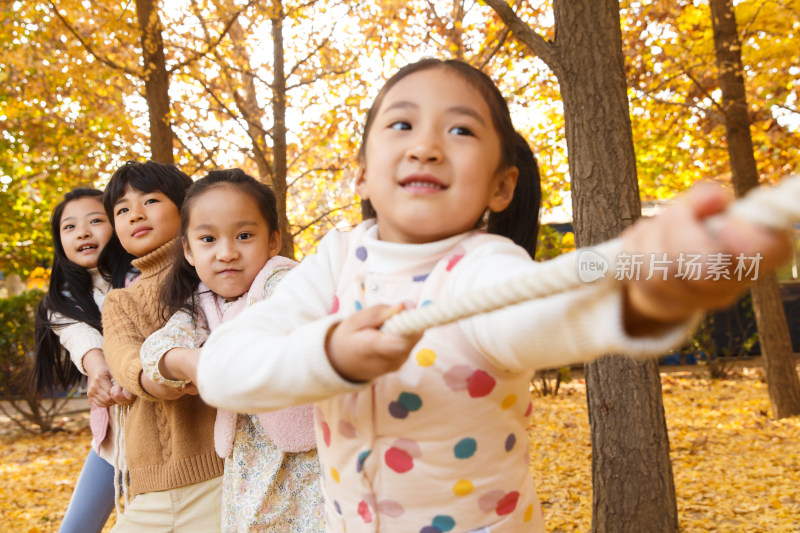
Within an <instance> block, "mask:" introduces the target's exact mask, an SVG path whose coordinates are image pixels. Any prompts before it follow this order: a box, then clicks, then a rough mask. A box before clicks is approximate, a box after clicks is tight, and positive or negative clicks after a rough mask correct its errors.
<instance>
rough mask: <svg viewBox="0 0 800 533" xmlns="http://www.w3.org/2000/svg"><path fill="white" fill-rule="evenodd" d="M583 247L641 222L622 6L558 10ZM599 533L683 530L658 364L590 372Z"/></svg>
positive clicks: (619, 361) (578, 236)
mask: <svg viewBox="0 0 800 533" xmlns="http://www.w3.org/2000/svg"><path fill="white" fill-rule="evenodd" d="M554 8H555V11H556V13H555V16H556V21H557V35H558V40H557V42H556V44H557V45H558V46H560V47H563V53H562V54H561V58H562V63H561V64H562V72H561V75H560V76H559V77H558V79H559V84H560V87H561V95H562V98H563V101H564V117H565V125H566V137H567V149H568V152H569V169H570V177H571V180H570V183H571V187H572V208H573V220H574V224H575V228H576V233H575V242H576V245H577V246H590V245H592V244H597V243H599V242H602V241H605V240H608V239H610V238H613V237H616V236H618V235H619V233H620V232H621V231H622V230H623V229H624V228H625V227H627V226H629V225H630V224H631V223H633V222H634V221H635V220H636V219H637V218H638V217H639V216H640V214H641V204H640V202H639V186H638V182H637V177H636V158H635V155H634V150H633V133H632V130H631V123H630V116H629V114H628V113H629V112H628V97H627V86H626V83H625V69H624V58H623V54H622V35H621V30H620V19H619V4H618V2H617V1H616V0H581V1H577V2H576V1H569V2H563V1H562V2H555V6H554ZM586 391H587V404H588V409H589V425H590V428H591V439H592V488H593V492H592V531H595V532H615V533H616V532H627V531H629V532H644V531H661V532H668V531H677V530H678V507H677V502H676V499H675V486H674V483H673V478H672V464H671V463H670V458H669V436H668V434H667V424H666V419H665V416H664V406H663V403H662V400H661V379H660V375H659V372H658V364H657V362H656V361H637V360H634V359H630V358H626V357H620V356H610V357H604V358H602V359H600V360H598V361H596V362H594V363H589V364H587V365H586Z"/></svg>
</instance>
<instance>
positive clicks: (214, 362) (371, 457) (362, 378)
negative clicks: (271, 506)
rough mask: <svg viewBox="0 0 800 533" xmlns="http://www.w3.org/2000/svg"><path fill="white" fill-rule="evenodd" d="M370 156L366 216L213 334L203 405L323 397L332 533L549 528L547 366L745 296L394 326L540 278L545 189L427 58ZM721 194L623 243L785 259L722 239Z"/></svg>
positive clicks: (383, 107) (669, 297)
mask: <svg viewBox="0 0 800 533" xmlns="http://www.w3.org/2000/svg"><path fill="white" fill-rule="evenodd" d="M359 162H360V169H359V172H358V174H357V179H356V188H357V191H358V193H359V195H360V197H361V200H362V205H363V211H364V214H365V218H366V219H367V220H366V221H365V222H363V223H362V224H360V225H359V226H357V227H356V228H355V229H354V230H352V231H350V232H347V233H343V232H338V231H335V232H332V233H330V234H328V235H327V236H326V237H325V238H324V239H323V240H322V242H321V243H320V245H319V247H318V250H317V253H316V254H315V255H313V256H310V257H308V258H306V259H305V261H304V262H303V263H302V264H301V265H300V266H299V267H297V268H295V269H294V270H293V271H292V272H291V273H290V274H289V275H287V277H286V279H285V280H284V281H283V283H282V284H281V285H280V286H279V287H278V289H277V290H276V292H275V294H274V295H273V297H272V298H271V299H270V300H269V301H267V302H262V303H258V304H256V305H254V306H252V307H251V308H249V309H248V310H247V311H245V312H243V313H242V314H241V315H239V316H238V317H237V318H236V319H235V320H234V321H232V322H230V323H228V324H225V325H223V326H222V327H220V328H219V329H217V330H216V331H215V332H214V333H212V335H211V337H210V338H209V339H208V341H207V342H206V344H205V346H204V348H203V350H202V353H201V356H200V361H199V365H198V373H197V385H198V388H199V390H200V393H201V394H202V396H203V397H204V398H205V399H206V400H207V401H208V402H209V403H211V404H212V405H217V406H219V407H224V408H227V409H231V410H235V411H242V412H252V411H259V410H273V409H279V408H282V407H286V406H289V405H301V404H305V403H310V402H315V413H314V414H315V429H316V434H317V446H318V452H319V458H320V462H321V465H322V488H323V492H324V496H325V518H326V521H327V526H326V527H327V529H326V531H329V532H337V533H339V532H344V531H347V532H348V533H355V532H392V533H408V532H415V533H416V532H421V533H441V532H448V531H453V532H456V531H458V532H466V531H470V532H492V533H496V532H514V533H516V532H521V531H526V532H528V531H544V523H543V517H542V510H541V506H540V504H539V500H538V499H537V497H536V493H535V490H534V486H533V480H532V479H531V476H530V473H529V468H528V464H529V450H528V432H527V426H528V422H529V418H530V415H531V402H530V392H529V382H530V378H531V375H532V373H533V371H534V370H535V369H538V368H551V367H559V366H565V365H568V364H571V363H574V362H579V361H585V360H588V359H592V358H595V357H598V356H600V355H601V354H603V353H628V354H632V355H636V356H648V355H649V356H653V355H656V354H659V353H663V352H664V351H665V350H667V349H668V348H670V347H672V346H674V345H676V344H678V343H680V342H681V341H682V340H683V338H684V337H685V336H686V335H687V333H688V331H689V328H690V327H691V325H692V324H694V323H695V321H696V319H697V317H698V315H699V307H700V303H701V302H702V304H704V305H709V306H717V305H723V304H725V303H727V302H730V301H732V300H733V299H735V297H736V295H737V294H738V292H739V291H740V290H741V289H742V287H743V284H742V283H738V282H733V281H731V282H724V283H723V282H715V283H712V282H709V281H702V280H700V281H683V280H679V279H677V278H674V279H669V280H664V281H661V280H659V279H656V278H653V279H651V280H646V281H644V280H643V281H629V282H626V283H622V284H617V285H615V284H596V285H587V286H586V287H583V288H581V289H580V290H574V291H570V292H568V293H562V294H559V295H555V296H551V297H548V298H544V299H540V300H535V301H530V302H526V303H524V304H521V305H517V306H513V307H509V308H506V309H503V310H500V311H497V312H494V313H489V314H485V315H479V316H476V317H473V318H470V319H468V320H462V321H460V322H458V323H455V324H450V325H447V326H442V327H437V328H432V329H430V330H428V331H426V332H425V333H424V334H422V335H415V336H407V337H402V336H398V335H394V334H390V333H386V332H383V331H381V330H380V326H381V325H382V324H383V322H385V321H386V320H387V319H388V318H389V317H391V316H392V315H393V314H394V313H396V312H398V311H399V310H402V309H404V308H405V309H408V308H413V307H419V306H425V305H428V304H429V303H431V302H437V301H444V300H447V299H451V298H453V297H454V296H455V295H460V294H464V293H468V292H474V291H476V290H480V289H482V288H484V287H487V286H491V285H494V284H497V283H499V282H502V281H504V280H507V279H512V278H514V277H516V276H520V275H524V274H526V273H528V275H535V273H536V271H537V268H539V267H538V266H537V264H536V263H534V262H533V261H532V260H531V256H530V255H529V253H531V254H532V252H533V245H534V243H535V240H536V233H537V229H538V228H537V221H538V210H539V203H540V186H539V176H538V171H537V167H536V162H535V160H534V157H533V154H532V152H531V150H530V148H529V147H528V144H527V142H525V140H524V139H523V138H522V137H521V136H520V135H519V134H518V133H517V132H516V131H515V130H514V128H513V126H512V123H511V119H510V116H509V112H508V108H507V106H506V103H505V101H504V100H503V97H502V95H501V94H500V93H499V91H498V90H497V88H496V86H495V85H494V84H493V82H492V81H491V80H490V79H489V78H488V77H487V76H486V75H484V74H483V73H481V72H480V71H478V70H476V69H474V68H472V67H470V66H468V65H466V64H464V63H461V62H458V61H439V60H424V61H421V62H418V63H415V64H412V65H409V66H407V67H405V68H403V69H401V70H400V71H399V72H398V73H397V74H396V75H395V76H394V77H392V78H391V79H390V80H389V81H388V82H387V84H386V85H385V86H384V88H383V89H382V90H381V92H380V93H379V95H378V97H377V99H376V101H375V103H374V105H373V107H372V109H371V110H370V111H369V113H368V114H367V120H366V125H365V128H364V141H363V144H362V148H361V152H360V158H359ZM725 201H726V197H725V196H724V195H722V193H721V192H720V191H719V190H718V189H716V188H709V187H705V188H704V187H701V188H698V189H697V190H695V191H693V192H692V193H690V194H689V195H687V196H686V197H685V198H684V199H683V200H682V201H681V202H678V203H677V204H676V205H675V206H673V207H672V208H671V209H670V210H667V211H666V212H665V213H664V214H663V216H662V217H660V218H659V220H656V221H650V222H649V223H647V224H637V225H636V226H634V228H633V229H632V230H631V231H629V232H628V233H627V235H626V237H625V241H624V242H625V246H626V249H627V250H637V251H641V252H644V253H645V254H646V253H647V252H649V251H651V250H653V251H656V250H655V248H654V247H655V246H656V245H657V246H658V247H661V249H660V250H657V251H660V252H667V253H670V254H677V253H678V252H680V251H682V250H691V251H693V252H703V251H706V252H710V251H720V250H722V251H725V252H729V253H738V252H744V253H748V252H754V251H755V250H759V251H760V252H761V253H762V256H763V257H764V259H763V260H762V264H761V267H762V269H764V268H771V267H774V266H775V264H777V263H778V262H780V260H781V258H782V257H786V256H787V254H788V250H789V245H788V242H787V240H786V239H785V237H784V236H776V235H773V234H771V233H767V232H766V231H764V230H761V229H760V228H756V227H753V226H749V225H742V224H740V225H739V226H738V227H736V228H734V227H733V222H730V221H728V222H726V223H724V224H723V225H722V227H721V228H720V229H718V230H717V233H716V234H715V235H714V236H713V237H712V236H710V235H709V234H708V233H707V232H706V231H705V230H704V229H703V226H702V224H701V223H700V222H699V219H701V218H703V217H705V216H708V215H709V214H712V213H714V212H718V211H721V210H722V209H723V208H724V204H725ZM734 230H735V231H734ZM751 255H752V254H751ZM762 271H763V270H762Z"/></svg>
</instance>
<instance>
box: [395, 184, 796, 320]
mask: <svg viewBox="0 0 800 533" xmlns="http://www.w3.org/2000/svg"><path fill="white" fill-rule="evenodd" d="M722 216H732V217H735V218H739V219H742V220H746V221H748V222H755V223H758V224H761V225H763V226H766V227H769V228H773V229H778V230H780V229H789V228H791V226H792V224H794V223H797V222H800V175H796V176H791V177H788V178H785V179H783V180H782V181H781V182H780V183H779V184H777V185H775V186H774V187H758V188H756V189H753V190H752V191H750V192H749V193H748V194H747V195H745V197H743V198H741V199H739V200H737V201H736V202H734V203H732V204H731V205H730V206H729V207H728V209H727V210H726V211H725V214H724V215H717V216H715V217H712V218H711V219H710V220H709V221H708V224H709V225H711V226H712V227H713V225H714V224H716V223H718V221H719V220H721V217H722ZM621 243H622V241H621V240H620V239H614V240H611V241H607V242H604V243H602V244H599V245H597V246H593V247H591V248H582V249H578V250H575V251H574V252H570V253H568V254H564V255H561V256H559V257H556V258H554V259H551V260H550V261H546V262H544V263H541V266H540V267H539V268H538V269H537V270H536V272H535V273H534V274H531V275H527V276H522V277H518V278H513V279H509V280H507V281H505V282H503V283H500V284H498V285H495V286H491V287H487V288H485V289H483V290H480V291H476V292H473V293H469V294H464V295H461V296H458V297H456V298H453V299H451V300H448V301H444V302H441V303H434V304H431V305H428V306H426V307H420V308H417V309H412V310H408V311H403V312H401V313H398V314H397V315H395V316H393V317H392V318H390V319H389V320H387V321H386V322H385V323H384V325H383V327H382V328H381V329H382V330H383V331H387V332H390V333H397V334H399V335H413V334H415V333H419V332H422V331H425V330H426V329H429V328H432V327H436V326H443V325H445V324H449V323H451V322H456V321H458V320H461V319H464V318H468V317H471V316H474V315H477V314H480V313H487V312H489V311H494V310H496V309H500V308H503V307H508V306H510V305H514V304H518V303H521V302H524V301H527V300H532V299H535V298H543V297H545V296H550V295H553V294H557V293H559V292H564V291H568V290H570V289H574V288H577V287H580V286H582V285H585V284H586V281H584V280H582V279H581V277H580V274H579V273H580V271H581V270H580V269H579V266H578V261H580V260H586V259H587V258H588V259H590V260H591V259H592V258H594V259H601V260H603V261H605V263H606V264H607V265H608V269H607V270H606V272H612V273H613V272H615V271H616V259H617V256H618V255H619V253H620V251H621ZM604 279H611V280H613V279H615V278H614V276H613V275H611V276H605V277H604Z"/></svg>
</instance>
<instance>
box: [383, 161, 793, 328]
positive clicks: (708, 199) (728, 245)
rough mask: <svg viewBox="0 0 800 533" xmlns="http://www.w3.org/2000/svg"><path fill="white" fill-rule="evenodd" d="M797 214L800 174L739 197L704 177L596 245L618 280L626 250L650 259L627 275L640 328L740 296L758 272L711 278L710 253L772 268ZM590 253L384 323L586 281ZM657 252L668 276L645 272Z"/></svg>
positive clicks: (405, 322)
mask: <svg viewBox="0 0 800 533" xmlns="http://www.w3.org/2000/svg"><path fill="white" fill-rule="evenodd" d="M797 221H800V176H792V177H789V178H786V179H784V180H783V181H782V182H781V183H780V184H779V185H777V186H775V187H771V188H764V187H762V188H758V189H755V190H753V191H752V192H751V193H749V194H748V195H747V196H746V197H745V198H743V199H741V200H739V201H737V202H733V203H731V199H730V196H729V195H727V194H726V193H725V192H723V191H722V189H721V188H720V187H719V186H716V185H712V184H708V183H702V184H700V185H698V186H696V187H694V188H692V189H691V190H690V191H689V192H688V193H687V194H686V195H684V196H683V197H682V198H681V199H679V200H678V201H676V202H675V203H674V204H673V205H672V206H670V207H669V208H667V209H665V210H664V212H662V213H661V214H659V215H658V216H657V217H654V218H652V219H645V220H640V221H638V222H637V223H636V224H635V225H633V226H632V227H631V228H630V229H628V230H627V231H626V232H625V233H624V234H623V236H622V237H620V238H618V239H614V240H611V241H608V242H606V243H603V244H600V245H598V246H596V247H594V248H593V252H592V253H594V254H596V255H599V256H600V257H602V258H605V259H606V260H608V269H607V271H606V275H605V277H604V278H603V280H604V281H613V280H616V277H615V276H614V272H616V271H617V259H618V258H619V257H621V256H623V255H626V254H627V255H629V256H630V255H633V254H634V253H635V255H636V256H638V257H641V259H642V260H643V263H642V264H641V265H640V269H639V272H640V273H642V275H641V276H640V279H632V280H629V281H628V282H626V285H627V293H628V302H629V304H630V305H629V310H631V311H633V313H632V316H630V317H628V318H629V320H628V324H629V328H630V332H631V333H634V332H636V331H637V330H639V329H641V328H642V326H645V325H646V322H647V321H648V319H649V320H650V321H655V322H656V323H658V322H661V323H671V322H677V321H680V320H683V319H686V318H688V317H689V316H690V315H691V314H692V313H694V312H695V311H697V310H698V309H712V308H718V307H724V306H725V305H728V304H730V303H732V302H733V301H734V300H735V299H736V298H737V297H738V295H739V293H740V292H741V291H742V290H743V289H744V288H745V287H746V285H748V284H749V283H750V282H751V281H752V279H750V280H748V279H741V280H739V279H737V278H736V277H735V276H732V275H731V272H730V269H729V270H728V271H726V274H727V277H728V278H730V279H726V278H725V277H720V279H718V280H712V279H705V278H706V276H707V274H706V272H707V271H708V267H709V265H708V261H707V258H708V257H709V256H711V255H713V254H723V255H725V256H726V257H731V258H733V259H734V260H735V259H736V258H737V257H739V256H742V257H746V258H755V260H757V261H760V264H759V265H758V268H760V270H761V272H768V271H770V270H772V269H774V268H776V267H777V266H779V265H780V264H782V263H783V262H785V261H786V259H787V257H788V256H789V254H790V251H791V246H790V244H789V242H788V239H787V236H786V234H785V230H786V229H788V228H789V227H791V224H792V223H793V222H797ZM623 252H625V253H623ZM582 253H584V250H576V251H574V252H571V253H569V254H565V255H562V256H560V257H557V258H555V259H553V260H551V261H548V262H546V263H542V264H541V267H540V268H539V269H538V271H537V273H536V275H535V276H527V277H524V278H521V279H515V280H512V281H509V282H507V283H503V284H501V285H499V286H495V287H491V288H489V289H486V290H484V291H480V292H478V293H473V294H465V295H463V296H460V297H458V298H454V299H453V300H451V301H448V302H444V303H440V304H434V305H430V306H427V307H424V308H419V309H414V310H410V311H406V312H403V313H399V314H397V315H395V316H393V317H392V318H391V319H389V320H387V321H386V323H384V325H383V327H382V328H381V329H382V331H384V332H387V333H395V334H398V335H415V334H418V333H419V332H422V331H424V330H426V329H428V328H431V327H435V326H440V325H444V324H448V323H450V322H454V321H457V320H461V319H463V318H467V317H470V316H473V315H476V314H479V313H486V312H489V311H493V310H495V309H499V308H502V307H506V306H509V305H514V304H516V303H520V302H523V301H526V300H530V299H534V298H542V297H545V296H549V295H552V294H556V293H558V292H562V291H567V290H570V289H574V288H577V287H580V286H581V285H583V284H584V283H585V282H584V281H582V280H581V277H580V275H579V268H578V266H579V265H578V263H577V262H578V260H579V259H580V257H581V254H582ZM683 253H691V254H692V255H694V256H697V255H701V256H702V257H703V258H704V264H703V265H702V267H703V268H702V270H701V271H699V272H698V274H699V276H695V279H691V280H687V279H681V278H679V277H678V274H679V272H678V269H679V266H680V262H679V261H678V256H679V255H680V254H683ZM663 254H666V256H664V255H663ZM653 258H658V259H659V260H662V261H663V263H664V264H668V265H669V267H668V270H667V271H666V275H660V274H659V275H656V276H652V277H651V278H650V279H644V278H646V277H647V273H648V272H649V271H650V263H649V261H651V260H652V259H653ZM664 258H665V259H664ZM731 266H732V265H731ZM698 278H699V279H698ZM650 325H651V326H652V325H653V324H650Z"/></svg>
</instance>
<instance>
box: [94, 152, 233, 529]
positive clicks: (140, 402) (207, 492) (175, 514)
mask: <svg viewBox="0 0 800 533" xmlns="http://www.w3.org/2000/svg"><path fill="white" fill-rule="evenodd" d="M191 184H192V180H191V178H189V176H187V175H186V174H184V173H183V172H181V171H180V170H178V169H177V168H176V167H174V166H168V165H162V164H159V163H156V162H153V161H148V162H146V163H137V162H128V163H126V164H125V165H123V166H122V168H120V169H118V170H117V171H116V172H115V173H114V175H113V176H112V178H111V181H110V182H109V184H108V186H107V187H106V190H105V195H104V198H103V204H104V207H105V210H106V213H107V214H108V216H109V218H110V219H111V220H112V223H113V224H114V229H115V231H116V233H117V236H118V237H119V240H120V242H121V243H122V246H123V247H124V248H125V250H127V251H128V252H129V253H131V254H132V255H134V256H136V258H137V259H135V260H134V261H133V263H132V264H133V266H134V267H136V268H138V269H139V270H140V271H141V276H140V277H139V279H138V281H137V282H136V283H134V284H133V285H131V286H130V287H128V288H125V289H119V290H114V291H111V292H110V293H109V294H108V297H107V298H106V302H105V307H104V309H103V331H104V335H105V343H104V350H105V353H106V358H107V359H108V363H109V366H110V367H111V373H112V374H113V376H114V378H115V379H116V380H117V381H118V382H119V383H120V384H121V385H122V386H123V387H125V389H126V390H128V391H130V392H131V393H133V394H134V395H135V396H136V401H135V402H134V403H133V405H132V406H131V407H130V412H129V413H128V414H127V417H126V421H125V427H124V434H123V435H124V444H125V446H124V456H123V457H120V460H121V462H122V464H123V465H124V466H127V472H128V475H127V476H126V477H127V479H129V496H130V497H132V498H133V499H132V500H131V501H130V503H129V504H128V505H126V509H125V513H124V515H122V516H120V517H118V519H117V524H116V526H115V527H114V529H113V531H115V532H127V531H148V530H149V531H187V532H188V531H191V532H192V533H195V532H197V533H203V532H217V531H219V528H220V525H219V508H220V507H219V506H220V494H221V486H222V466H223V463H222V460H221V459H220V458H219V457H218V456H217V454H216V453H215V451H214V418H215V415H216V411H215V409H213V408H212V407H209V406H208V405H206V404H205V403H204V402H203V401H202V400H201V399H200V398H199V397H198V396H196V395H193V394H190V393H191V392H193V390H192V389H191V388H186V389H174V388H170V387H166V386H164V385H161V384H158V383H155V382H153V381H151V380H150V379H148V378H147V376H145V375H144V374H143V373H142V363H141V359H140V357H139V351H140V349H141V346H142V343H143V342H144V340H145V339H146V338H147V337H148V336H149V335H150V334H151V333H153V332H154V331H156V330H157V329H159V328H161V327H162V326H163V325H164V323H165V320H164V318H163V317H162V316H161V314H160V313H159V312H158V309H159V302H158V289H159V287H160V285H161V282H162V279H163V277H164V274H166V271H167V269H168V267H169V265H170V264H171V259H172V255H173V248H174V247H175V246H178V245H179V244H178V242H177V241H176V239H175V235H176V233H177V231H178V227H179V224H180V216H179V210H180V207H181V205H182V203H183V198H184V195H185V193H186V190H187V189H188V188H189V186H190V185H191Z"/></svg>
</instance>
